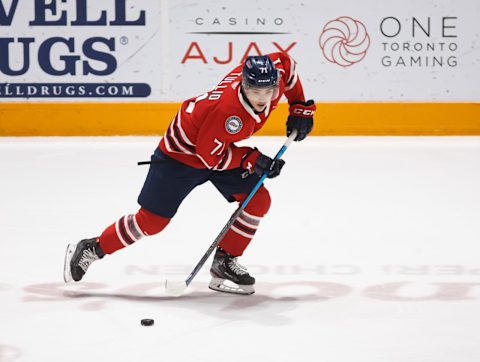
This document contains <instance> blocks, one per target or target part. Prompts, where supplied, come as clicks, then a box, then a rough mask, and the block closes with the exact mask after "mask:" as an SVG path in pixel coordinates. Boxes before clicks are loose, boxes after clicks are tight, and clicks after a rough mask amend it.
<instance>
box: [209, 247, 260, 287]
mask: <svg viewBox="0 0 480 362" xmlns="http://www.w3.org/2000/svg"><path fill="white" fill-rule="evenodd" d="M210 275H211V276H212V280H211V281H210V285H209V286H208V287H209V288H210V289H212V290H215V291H218V292H224V293H232V294H242V295H249V294H253V293H255V289H254V287H253V286H254V284H255V278H253V277H252V276H250V274H248V272H247V269H246V268H245V267H244V266H242V265H240V264H238V262H237V258H236V257H234V256H232V255H230V254H228V253H227V252H226V251H225V250H223V249H221V248H217V251H216V253H215V257H214V259H213V263H212V267H211V268H210Z"/></svg>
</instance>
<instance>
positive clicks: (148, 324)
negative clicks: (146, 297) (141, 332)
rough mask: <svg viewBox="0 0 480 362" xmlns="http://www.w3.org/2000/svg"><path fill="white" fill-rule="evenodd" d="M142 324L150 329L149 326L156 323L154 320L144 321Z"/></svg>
mask: <svg viewBox="0 0 480 362" xmlns="http://www.w3.org/2000/svg"><path fill="white" fill-rule="evenodd" d="M140 323H141V324H142V326H147V327H149V326H153V323H154V321H153V319H142V320H141V321H140Z"/></svg>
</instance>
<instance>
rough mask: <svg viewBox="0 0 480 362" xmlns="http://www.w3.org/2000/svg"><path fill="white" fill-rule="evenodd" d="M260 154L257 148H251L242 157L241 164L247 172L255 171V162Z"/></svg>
mask: <svg viewBox="0 0 480 362" xmlns="http://www.w3.org/2000/svg"><path fill="white" fill-rule="evenodd" d="M260 155H261V153H260V151H259V150H258V148H256V147H255V148H252V149H251V150H250V151H248V152H247V153H246V154H245V155H244V156H243V157H242V163H241V166H242V168H244V169H245V170H247V171H248V172H249V173H254V172H255V163H256V162H257V159H258V157H259V156H260Z"/></svg>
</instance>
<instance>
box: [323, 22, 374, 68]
mask: <svg viewBox="0 0 480 362" xmlns="http://www.w3.org/2000/svg"><path fill="white" fill-rule="evenodd" d="M319 43H320V48H322V51H323V55H324V56H325V58H327V60H328V61H329V62H332V63H335V64H338V65H341V66H342V67H349V66H351V65H353V64H355V63H358V62H359V61H361V60H362V59H363V58H365V55H367V50H368V48H369V47H370V36H369V35H368V33H367V29H366V28H365V25H363V23H361V22H360V21H358V20H355V19H352V18H350V17H348V16H342V17H340V18H337V19H335V20H332V21H330V22H328V23H327V24H326V25H325V26H324V27H323V30H322V34H321V35H320V40H319Z"/></svg>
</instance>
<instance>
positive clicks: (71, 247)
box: [63, 244, 77, 283]
mask: <svg viewBox="0 0 480 362" xmlns="http://www.w3.org/2000/svg"><path fill="white" fill-rule="evenodd" d="M76 245H77V244H68V246H67V250H66V251H65V261H64V263H63V280H64V281H65V283H70V282H72V281H73V277H72V269H71V268H70V262H71V260H72V257H73V253H74V252H75V247H76Z"/></svg>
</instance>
